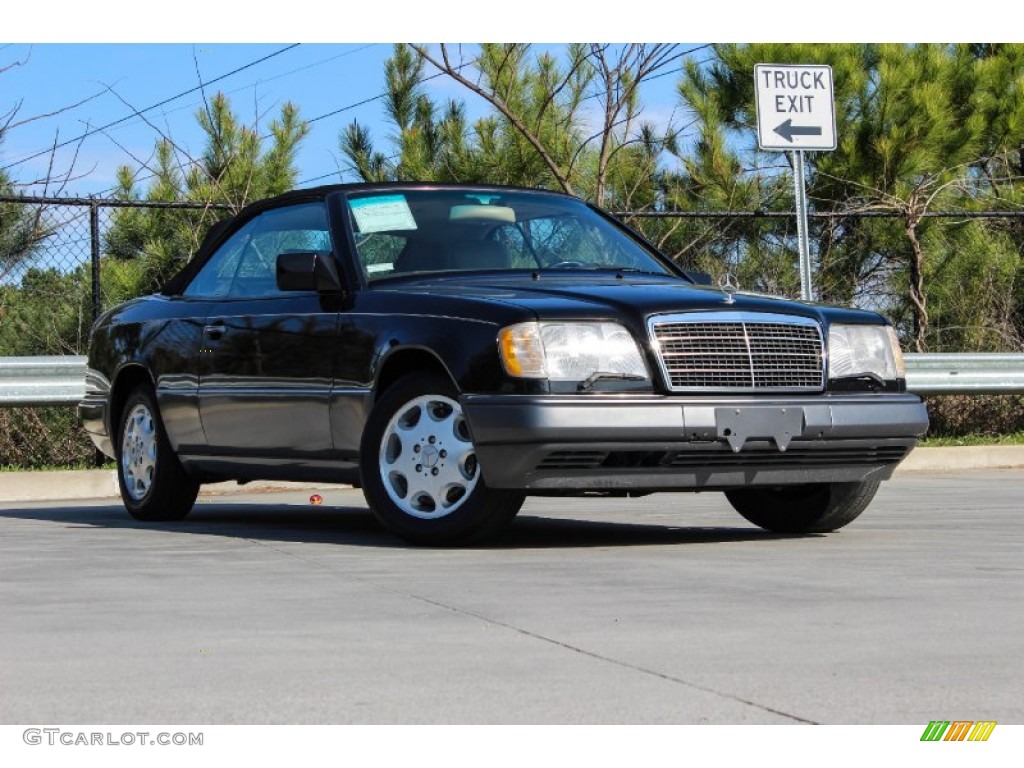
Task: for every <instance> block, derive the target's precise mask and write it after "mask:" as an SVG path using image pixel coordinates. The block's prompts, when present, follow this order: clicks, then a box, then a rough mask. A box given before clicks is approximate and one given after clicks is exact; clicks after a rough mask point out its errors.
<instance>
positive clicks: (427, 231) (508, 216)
mask: <svg viewBox="0 0 1024 768" xmlns="http://www.w3.org/2000/svg"><path fill="white" fill-rule="evenodd" d="M348 205H349V210H350V212H351V214H352V222H353V227H354V230H355V241H356V251H357V253H358V256H359V261H360V264H361V266H362V268H363V271H364V273H365V274H366V278H367V280H369V281H370V282H373V281H375V280H380V279H384V278H389V277H402V276H405V275H422V274H430V273H447V272H460V271H471V270H498V271H512V270H530V271H534V272H537V271H546V270H566V271H568V270H591V271H593V270H610V271H630V272H652V273H655V274H659V275H666V274H671V273H670V272H669V270H668V269H667V268H666V267H664V266H663V265H662V264H661V263H659V262H658V260H657V259H656V258H655V257H654V256H653V255H652V253H651V252H650V251H648V250H647V249H645V248H644V247H643V246H642V245H641V244H640V243H639V242H637V241H635V240H633V239H632V238H630V237H629V236H628V235H626V234H625V233H624V232H622V231H621V230H619V229H618V228H616V227H615V226H614V225H613V224H612V223H611V222H609V221H607V220H605V219H604V218H603V217H601V216H599V215H598V214H597V213H595V212H594V211H593V210H591V209H590V208H588V207H587V206H586V205H585V204H584V203H583V202H581V201H579V200H576V199H573V198H568V197H565V198H563V197H557V196H554V195H546V194H531V193H529V192H512V191H509V192H506V191H504V190H488V191H473V190H452V189H441V190H412V189H402V190H386V191H383V190H382V191H375V192H367V193H360V194H352V195H349V196H348Z"/></svg>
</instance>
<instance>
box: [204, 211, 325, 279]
mask: <svg viewBox="0 0 1024 768" xmlns="http://www.w3.org/2000/svg"><path fill="white" fill-rule="evenodd" d="M332 250H333V248H332V245H331V235H330V228H329V227H328V224H327V212H326V211H325V210H324V206H323V204H322V203H304V204H302V205H292V206H288V207H286V208H275V209H274V210H272V211H267V212H266V213H261V214H260V215H259V216H257V217H256V218H254V219H252V220H251V221H250V222H248V223H247V224H246V225H245V226H243V227H242V228H241V229H240V230H238V232H236V233H235V234H234V235H232V236H231V237H230V238H228V240H227V242H225V243H224V244H223V245H222V246H221V247H220V248H218V249H217V252H216V253H214V254H213V256H212V257H210V260H209V261H208V262H207V263H206V265H205V266H204V267H203V268H202V269H201V270H200V271H199V273H198V274H197V275H196V276H195V278H194V279H193V280H192V282H191V283H190V284H189V286H188V288H186V289H185V295H186V296H211V297H215V298H219V297H227V298H257V297H261V296H280V295H283V294H284V292H283V291H280V290H278V288H277V257H278V255H279V254H281V253H284V252H285V251H328V252H329V251H332Z"/></svg>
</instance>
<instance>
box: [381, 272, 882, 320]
mask: <svg viewBox="0 0 1024 768" xmlns="http://www.w3.org/2000/svg"><path fill="white" fill-rule="evenodd" d="M375 288H378V287H377V286H375ZM379 288H384V290H388V291H398V292H402V293H411V294H420V295H423V294H427V295H431V296H435V297H440V296H445V297H448V298H450V299H456V300H457V299H459V298H463V299H466V300H471V301H472V302H473V303H475V302H478V301H484V302H488V303H496V304H503V305H513V306H516V307H519V308H521V309H525V310H528V311H530V312H531V313H533V314H535V315H536V316H537V317H538V318H541V319H561V318H569V317H572V318H576V319H617V318H620V317H623V316H626V317H629V318H631V319H633V320H634V321H636V322H643V320H644V318H646V317H648V316H650V315H656V314H662V313H671V312H694V311H722V312H730V311H732V312H736V311H741V312H760V313H777V314H786V315H796V316H799V317H806V318H810V319H813V320H817V321H818V322H820V323H822V324H827V323H829V322H860V323H864V322H879V321H880V319H879V318H878V316H877V315H875V314H874V313H870V312H863V311H860V310H848V309H840V308H837V307H826V306H823V305H818V304H811V303H807V302H801V301H790V300H787V299H781V298H775V297H771V296H764V295H759V294H749V293H743V292H737V293H734V294H729V293H726V292H725V291H722V290H720V289H718V288H713V287H710V286H700V285H695V284H693V283H690V282H688V281H686V280H683V279H681V278H677V277H671V276H664V277H662V276H657V275H650V276H648V275H630V274H624V275H621V276H619V275H617V273H613V272H612V273H607V274H601V275H588V274H581V275H579V276H577V275H562V274H559V275H551V276H549V275H544V274H540V275H538V276H537V277H534V276H532V275H523V276H520V275H458V276H448V277H434V278H431V279H421V280H403V281H401V282H395V283H391V284H388V285H387V287H386V288H385V287H384V286H380V287H379ZM379 288H378V289H379Z"/></svg>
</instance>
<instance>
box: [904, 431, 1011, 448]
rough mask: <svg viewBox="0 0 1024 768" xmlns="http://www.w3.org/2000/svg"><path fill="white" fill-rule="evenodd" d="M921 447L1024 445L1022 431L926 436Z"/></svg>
mask: <svg viewBox="0 0 1024 768" xmlns="http://www.w3.org/2000/svg"><path fill="white" fill-rule="evenodd" d="M920 445H921V447H922V448H949V447H951V446H957V445H1024V432H1011V433H1010V434H1008V435H961V436H960V437H926V438H925V439H924V440H922V441H921V443H920Z"/></svg>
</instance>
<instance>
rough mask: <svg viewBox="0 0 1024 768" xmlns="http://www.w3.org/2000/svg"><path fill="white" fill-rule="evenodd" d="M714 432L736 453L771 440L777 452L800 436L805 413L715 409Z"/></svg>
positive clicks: (773, 409) (795, 408) (759, 408)
mask: <svg viewBox="0 0 1024 768" xmlns="http://www.w3.org/2000/svg"><path fill="white" fill-rule="evenodd" d="M715 428H716V430H717V435H718V439H719V440H725V441H726V442H728V443H729V447H730V448H732V451H733V453H739V452H740V451H741V450H742V449H743V445H744V443H746V442H747V440H751V439H762V440H766V439H771V440H772V441H774V443H775V445H776V446H777V447H778V449H779V450H780V451H785V450H786V449H787V448H788V447H789V443H790V441H791V440H792V439H793V438H794V437H798V436H800V435H801V434H803V431H804V409H803V408H801V407H800V406H788V405H787V406H763V405H758V406H737V407H729V408H716V409H715Z"/></svg>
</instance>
